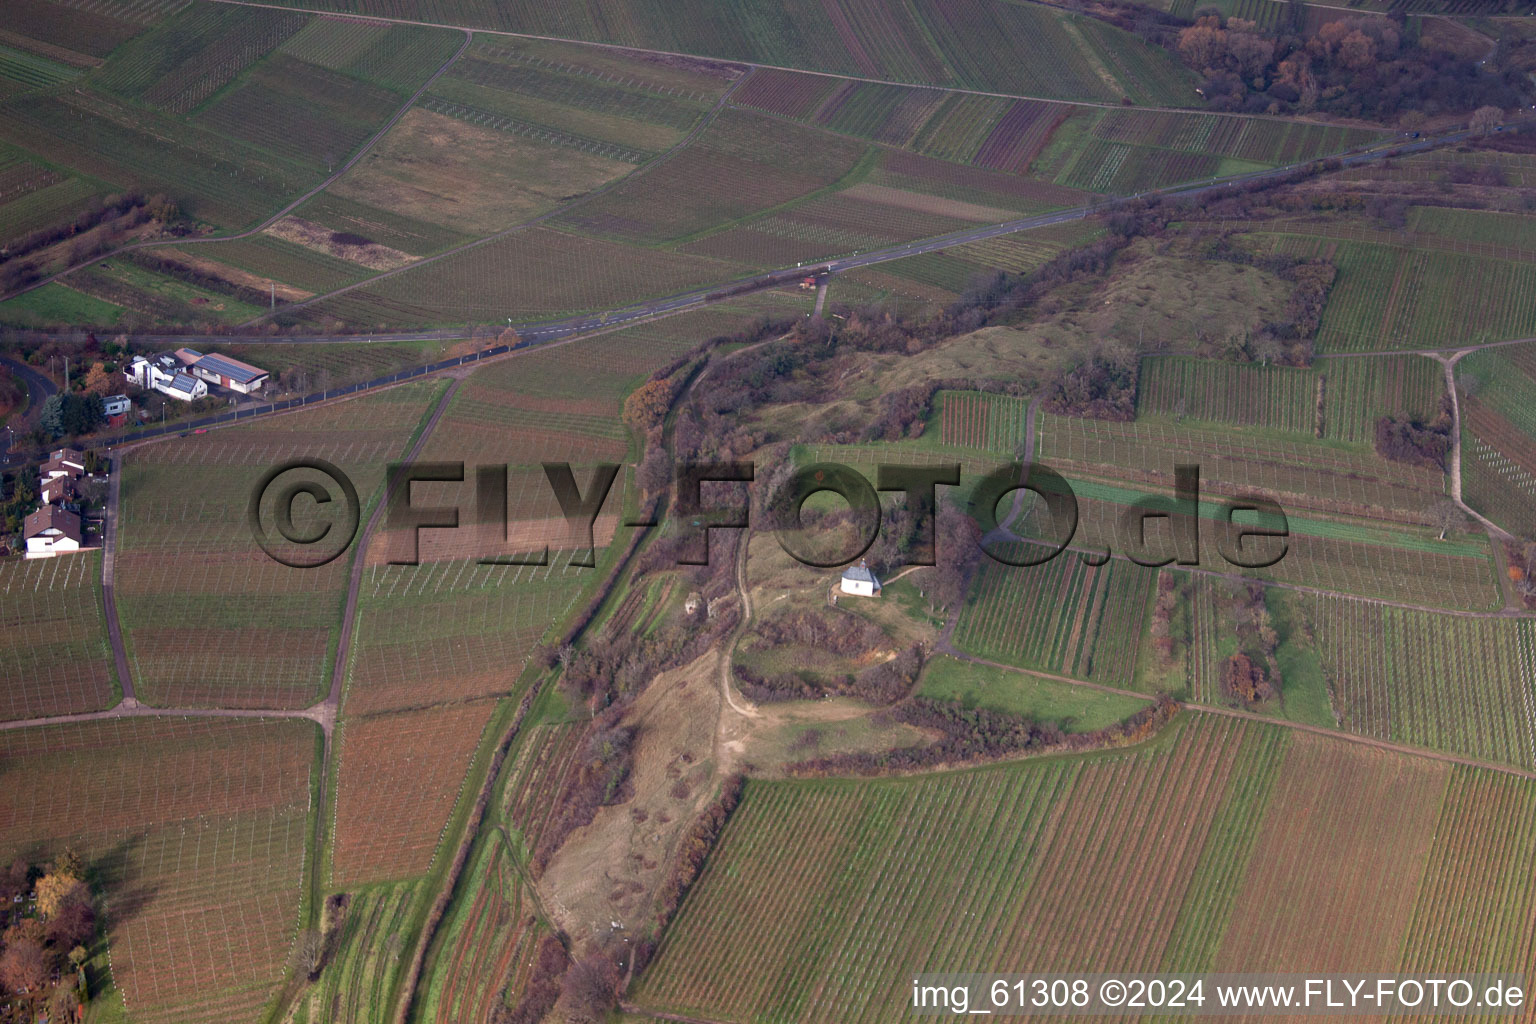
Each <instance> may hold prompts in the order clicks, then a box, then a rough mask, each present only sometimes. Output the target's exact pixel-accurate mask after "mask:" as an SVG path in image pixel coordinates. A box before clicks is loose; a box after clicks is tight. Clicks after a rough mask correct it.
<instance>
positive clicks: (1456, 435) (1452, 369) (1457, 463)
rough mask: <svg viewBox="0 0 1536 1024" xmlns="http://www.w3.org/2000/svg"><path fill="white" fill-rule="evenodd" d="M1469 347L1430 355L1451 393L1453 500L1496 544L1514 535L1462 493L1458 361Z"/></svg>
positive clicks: (1496, 545) (1511, 538)
mask: <svg viewBox="0 0 1536 1024" xmlns="http://www.w3.org/2000/svg"><path fill="white" fill-rule="evenodd" d="M1470 351H1472V350H1471V349H1459V350H1457V351H1456V352H1454V353H1452V354H1451V355H1450V356H1443V355H1430V358H1431V359H1433V360H1435V361H1436V362H1437V363H1439V364H1440V365H1441V367H1442V368H1443V369H1444V370H1445V392H1446V394H1448V395H1450V396H1451V465H1450V469H1449V471H1448V472H1449V475H1450V478H1451V500H1452V501H1454V502H1455V503H1456V504H1457V505H1459V506H1461V510H1462V511H1463V512H1465V513H1466V514H1467V515H1469V516H1471V517H1472V518H1473V519H1475V520H1477V521H1478V523H1480V524H1481V525H1482V527H1483V529H1485V530H1487V531H1488V539H1489V540H1490V541H1492V542H1493V545H1494V547H1495V548H1497V547H1498V545H1499V542H1500V541H1506V540H1514V539H1515V538H1514V536H1513V535H1512V534H1511V533H1510V532H1509V531H1508V530H1506V529H1504V528H1503V527H1502V526H1500V525H1498V524H1497V523H1495V522H1493V521H1492V520H1491V519H1489V518H1488V517H1487V516H1485V515H1483V514H1482V513H1481V512H1479V511H1477V509H1475V508H1473V507H1472V506H1471V505H1468V504H1467V503H1466V502H1465V501H1463V500H1462V497H1461V396H1460V395H1458V394H1457V393H1456V364H1457V363H1458V362H1460V361H1461V358H1462V357H1463V356H1465V355H1466V354H1467V353H1468V352H1470Z"/></svg>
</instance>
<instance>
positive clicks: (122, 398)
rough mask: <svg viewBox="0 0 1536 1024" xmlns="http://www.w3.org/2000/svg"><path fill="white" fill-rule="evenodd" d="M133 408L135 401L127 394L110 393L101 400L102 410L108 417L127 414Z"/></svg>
mask: <svg viewBox="0 0 1536 1024" xmlns="http://www.w3.org/2000/svg"><path fill="white" fill-rule="evenodd" d="M131 408H133V402H132V401H130V400H129V398H128V396H127V395H108V396H107V397H106V398H103V399H102V400H101V411H102V412H104V413H105V414H106V415H107V418H108V419H110V418H111V417H113V416H122V415H125V414H126V413H127V412H128V410H129V409H131Z"/></svg>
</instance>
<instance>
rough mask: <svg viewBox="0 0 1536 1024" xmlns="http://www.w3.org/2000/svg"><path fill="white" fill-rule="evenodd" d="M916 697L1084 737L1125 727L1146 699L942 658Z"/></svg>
mask: <svg viewBox="0 0 1536 1024" xmlns="http://www.w3.org/2000/svg"><path fill="white" fill-rule="evenodd" d="M917 693H918V694H919V695H920V696H923V697H931V698H933V699H934V700H949V701H957V702H959V704H960V705H961V706H962V707H967V708H973V707H980V708H988V709H990V710H992V711H1002V712H1006V713H1008V714H1014V715H1023V716H1025V717H1028V718H1031V719H1034V720H1035V721H1038V722H1049V723H1052V724H1054V725H1056V726H1057V727H1058V728H1060V729H1061V730H1062V731H1063V732H1067V733H1083V732H1092V731H1094V730H1096V729H1103V728H1106V727H1108V726H1111V725H1114V724H1115V723H1116V722H1122V721H1124V720H1125V719H1127V718H1129V717H1130V716H1131V715H1134V714H1135V713H1136V712H1137V711H1140V710H1141V709H1142V708H1144V707H1146V705H1147V701H1146V700H1145V699H1138V698H1136V697H1131V696H1127V695H1125V694H1120V693H1108V692H1105V691H1103V690H1096V689H1091V688H1089V687H1086V686H1079V685H1077V684H1076V683H1071V682H1063V681H1061V680H1059V679H1052V678H1049V677H1047V676H1042V675H1035V674H1033V673H1030V672H1018V671H1013V670H1011V669H1003V668H998V667H995V666H992V665H981V664H977V663H975V662H967V661H962V660H961V659H959V658H957V657H954V656H952V655H948V654H944V655H939V656H938V657H936V658H932V659H930V660H929V661H928V663H927V664H926V665H925V666H923V675H922V678H921V679H920V680H919V682H918V688H917Z"/></svg>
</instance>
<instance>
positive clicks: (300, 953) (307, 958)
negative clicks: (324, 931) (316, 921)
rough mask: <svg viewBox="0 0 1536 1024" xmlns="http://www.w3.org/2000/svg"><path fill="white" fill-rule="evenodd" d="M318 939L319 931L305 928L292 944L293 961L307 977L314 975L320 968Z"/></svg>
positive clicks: (320, 947) (321, 946)
mask: <svg viewBox="0 0 1536 1024" xmlns="http://www.w3.org/2000/svg"><path fill="white" fill-rule="evenodd" d="M323 948H324V947H323V943H322V942H321V941H320V933H319V932H317V931H315V930H314V929H313V928H306V929H304V930H303V931H302V932H300V933H299V941H298V944H297V945H296V946H294V963H295V966H296V967H297V968H298V970H299V972H300V973H302V974H304V975H305V976H307V977H309V978H313V977H314V976H315V972H316V971H318V970H319V969H320V952H321V950H322V949H323Z"/></svg>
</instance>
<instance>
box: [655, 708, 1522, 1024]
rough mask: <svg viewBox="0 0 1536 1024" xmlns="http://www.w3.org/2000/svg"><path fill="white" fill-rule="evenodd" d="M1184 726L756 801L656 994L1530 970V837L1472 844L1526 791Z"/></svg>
mask: <svg viewBox="0 0 1536 1024" xmlns="http://www.w3.org/2000/svg"><path fill="white" fill-rule="evenodd" d="M1170 732H1171V735H1167V736H1164V737H1160V738H1159V739H1158V740H1157V741H1155V742H1154V743H1152V744H1150V745H1148V746H1146V747H1142V748H1137V749H1134V750H1129V751H1121V752H1115V753H1108V754H1097V755H1088V756H1085V757H1072V758H1048V759H1041V760H1035V761H1024V762H1022V763H1019V764H1015V765H1011V766H1006V767H994V768H987V769H981V770H974V771H969V772H958V773H949V774H940V775H935V776H928V777H925V778H920V779H908V780H896V781H878V782H862V781H858V782H856V781H841V782H839V781H824V782H798V783H797V782H788V783H767V782H753V783H749V785H748V787H747V793H746V796H745V798H744V799H743V801H742V803H741V806H740V807H739V808H738V810H737V811H736V815H735V816H734V817H733V819H732V821H731V824H730V826H729V827H728V828H727V830H726V833H725V836H724V837H723V839H722V840H721V842H720V843H719V844H718V846H717V847H716V850H715V853H714V854H713V856H712V857H711V860H710V861H709V863H708V865H707V867H706V869H705V872H704V875H703V877H702V878H701V879H700V881H699V883H698V884H697V885H696V886H695V888H694V890H693V891H692V892H691V893H690V895H689V897H688V899H687V901H686V902H685V904H684V906H683V909H682V911H681V913H680V914H679V915H678V917H677V919H676V920H675V921H674V923H673V925H672V926H671V928H670V929H669V930H668V932H667V934H666V936H665V938H664V939H663V942H662V945H661V949H660V952H659V955H658V957H657V959H656V961H655V962H654V964H653V965H652V966H651V967H650V968H649V969H648V970H647V971H646V972H645V973H644V974H642V975H641V978H640V981H639V984H638V986H637V987H636V990H635V992H636V994H635V1001H636V1002H637V1003H638V1004H639V1005H640V1006H641V1007H643V1008H644V1009H646V1010H648V1011H657V1012H670V1013H681V1014H684V1015H694V1016H709V1017H711V1018H713V1019H725V1020H790V1019H794V1020H805V1021H818V1020H839V1021H864V1020H885V1019H891V1018H892V1017H893V1016H894V1015H896V1014H898V1013H899V1012H901V1010H902V1009H903V1008H904V1007H905V1005H906V1002H907V1000H908V999H910V992H909V991H908V986H907V982H906V980H905V979H907V978H909V977H910V976H912V975H913V974H916V973H918V972H924V971H960V970H966V969H969V968H970V967H971V966H972V965H974V964H975V963H978V962H986V963H989V964H994V965H996V967H995V969H996V970H999V971H1003V972H1018V973H1025V972H1028V971H1030V970H1053V971H1059V970H1067V971H1070V970H1086V971H1102V970H1110V971H1155V970H1164V971H1188V972H1195V971H1209V970H1246V971H1307V970H1310V971H1326V970H1346V969H1354V966H1353V965H1355V964H1368V965H1369V967H1368V968H1367V969H1369V970H1380V971H1386V972H1391V971H1395V970H1407V969H1409V966H1410V965H1413V966H1415V967H1419V966H1422V967H1423V968H1424V969H1429V964H1428V963H1427V962H1426V961H1429V960H1434V961H1435V962H1441V960H1440V959H1436V958H1444V957H1450V958H1451V959H1452V960H1454V961H1455V962H1457V963H1458V964H1460V963H1461V962H1462V961H1463V960H1465V961H1466V962H1467V968H1466V969H1487V970H1506V971H1516V970H1526V969H1529V965H1530V963H1531V948H1530V943H1529V938H1528V936H1525V935H1524V933H1523V925H1521V924H1519V923H1518V922H1523V921H1524V920H1525V917H1523V916H1522V915H1524V914H1529V913H1530V911H1531V909H1532V903H1531V899H1532V897H1531V889H1530V884H1529V883H1530V877H1531V876H1530V868H1531V853H1530V850H1529V849H1528V848H1527V847H1526V845H1517V841H1516V840H1515V839H1514V837H1513V835H1512V834H1511V833H1518V834H1521V835H1523V834H1524V832H1525V831H1526V826H1524V825H1521V826H1520V827H1519V828H1517V829H1514V830H1507V829H1504V828H1500V827H1491V828H1489V829H1487V830H1480V829H1475V828H1470V827H1464V828H1457V827H1454V825H1456V824H1458V823H1465V824H1467V825H1469V826H1470V825H1472V824H1474V823H1476V822H1479V821H1488V822H1491V821H1492V820H1494V818H1493V817H1492V816H1497V815H1500V814H1502V813H1505V812H1508V813H1511V814H1514V815H1519V813H1520V811H1519V810H1518V808H1523V807H1525V806H1527V805H1528V804H1529V802H1530V801H1531V799H1532V798H1533V791H1532V789H1531V783H1529V782H1527V781H1522V780H1517V779H1512V778H1509V777H1501V776H1494V775H1492V774H1490V773H1487V772H1481V771H1478V770H1476V769H1470V768H1464V767H1459V766H1457V767H1451V766H1447V765H1444V764H1439V763H1436V762H1434V761H1430V760H1426V759H1419V758H1414V757H1407V756H1403V755H1399V754H1395V753H1390V752H1385V751H1380V750H1372V749H1369V748H1366V747H1362V746H1358V745H1354V744H1350V743H1346V742H1341V741H1338V740H1334V739H1329V738H1325V737H1319V736H1313V735H1307V734H1294V735H1293V734H1289V733H1287V732H1286V731H1285V730H1282V729H1277V728H1274V727H1269V726H1262V725H1257V724H1253V723H1235V722H1230V721H1223V720H1220V719H1217V718H1212V717H1205V716H1196V717H1195V718H1194V720H1192V721H1188V722H1186V723H1184V724H1183V727H1182V728H1175V729H1173V730H1171V731H1170ZM1194 794H1198V796H1195V795H1194ZM1186 801H1190V803H1188V804H1187V805H1186V803H1185V802H1186ZM940 808H942V810H940ZM1180 811H1181V812H1182V813H1183V814H1184V815H1185V816H1184V817H1183V818H1181V819H1178V820H1179V821H1180V824H1179V825H1177V826H1174V825H1171V824H1164V823H1163V822H1164V821H1165V820H1166V821H1169V822H1171V821H1172V820H1174V819H1172V818H1168V819H1164V816H1165V815H1172V814H1174V813H1176V812H1180ZM1509 820H1519V821H1522V822H1523V821H1524V820H1525V819H1524V818H1521V817H1515V818H1511V819H1509ZM972 821H974V824H973V825H971V827H966V824H965V823H967V822H972ZM1104 821H1116V822H1118V823H1119V825H1118V827H1116V828H1114V829H1109V830H1106V829H1105V828H1104V827H1103V822H1104ZM939 822H943V823H944V824H943V826H942V827H941V826H940V825H939ZM1437 825H1438V826H1440V827H1436V826H1437ZM960 837H971V838H972V839H973V840H977V841H973V842H969V843H963V844H962V843H959V842H958V840H959V838H960ZM994 837H995V838H994ZM1121 846H1124V848H1125V850H1126V852H1125V853H1124V854H1119V853H1117V852H1116V851H1117V850H1118V849H1119V848H1120V847H1121ZM1132 850H1134V851H1136V852H1135V853H1134V854H1132V853H1130V852H1129V851H1132ZM1127 865H1134V866H1135V867H1134V869H1132V868H1128V867H1127ZM1143 872H1145V874H1143ZM1468 878H1471V879H1484V880H1487V882H1488V883H1489V884H1487V885H1485V886H1476V885H1472V884H1468V883H1467V881H1466V879H1468ZM1153 879H1156V882H1155V883H1154V882H1153V881H1152V880H1153ZM1404 879H1409V880H1411V881H1410V882H1409V883H1408V884H1404V882H1403V880H1404ZM1442 900H1443V901H1449V902H1450V903H1451V904H1452V905H1454V906H1456V907H1457V908H1458V909H1459V910H1461V911H1462V913H1464V914H1465V915H1466V917H1465V918H1463V917H1460V916H1457V915H1448V914H1445V913H1442V912H1441V909H1443V908H1442V907H1441V903H1440V901H1442ZM748 908H750V909H748ZM812 908H817V909H815V910H814V912H813V909H812ZM744 910H745V911H747V912H743V911H744ZM1463 921H1465V922H1467V923H1465V924H1463V923H1462V922H1463ZM934 935H940V936H944V941H942V942H940V943H938V944H935V943H934V941H933V940H932V937H933V936H934ZM1458 940H1460V941H1462V942H1466V943H1468V945H1467V946H1461V945H1458ZM892 957H894V958H896V961H897V962H896V963H895V964H892V963H891V958H892Z"/></svg>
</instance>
